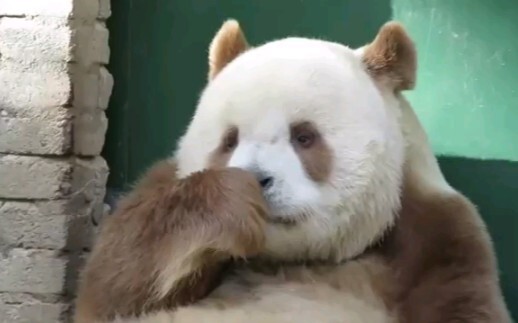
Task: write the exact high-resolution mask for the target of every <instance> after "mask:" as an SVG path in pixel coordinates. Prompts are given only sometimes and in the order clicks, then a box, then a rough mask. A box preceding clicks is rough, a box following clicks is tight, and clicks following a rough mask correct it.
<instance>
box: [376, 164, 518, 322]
mask: <svg viewBox="0 0 518 323" xmlns="http://www.w3.org/2000/svg"><path fill="white" fill-rule="evenodd" d="M382 250H383V253H384V254H385V256H386V257H387V259H388V261H389V263H390V265H391V267H392V268H393V270H394V274H395V277H394V278H395V281H396V282H397V286H398V295H397V297H396V302H397V304H398V307H399V308H398V309H399V315H400V320H401V322H402V323H414V322H419V323H447V322H470V323H482V322H484V323H490V322H492V323H497V322H498V323H509V322H511V320H510V317H509V314H508V312H507V309H506V306H505V304H504V301H503V298H502V294H501V290H500V287H499V282H498V272H497V265H496V260H495V256H494V254H493V248H492V244H491V241H490V238H489V235H488V233H487V231H486V229H485V227H484V224H483V222H482V220H481V218H480V216H479V214H478V213H477V211H476V209H475V207H474V206H473V204H472V203H471V202H470V201H469V200H468V199H466V198H465V197H464V196H462V195H461V194H460V193H441V192H436V193H433V194H432V193H426V194H425V193H423V192H420V190H419V184H418V182H416V181H413V179H412V177H411V176H409V175H408V174H407V176H406V181H405V187H404V193H403V198H402V210H401V213H400V216H399V220H398V222H397V223H396V226H395V229H394V231H393V232H392V233H391V235H390V236H389V238H388V239H387V240H386V241H385V243H384V245H383V249H382Z"/></svg>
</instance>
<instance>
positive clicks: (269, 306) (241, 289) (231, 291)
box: [174, 256, 397, 323]
mask: <svg viewBox="0 0 518 323" xmlns="http://www.w3.org/2000/svg"><path fill="white" fill-rule="evenodd" d="M392 282H393V279H392V278H391V275H390V270H389V268H388V267H387V266H386V264H385V263H384V262H383V261H382V260H381V259H379V258H378V257H376V256H369V257H365V258H361V259H358V260H352V261H349V262H346V263H344V264H341V265H336V266H324V265H322V266H310V267H308V266H286V267H281V268H280V269H278V270H276V272H275V274H265V273H264V272H263V271H257V270H253V269H251V268H247V267H244V268H241V269H239V270H237V271H236V272H235V273H234V274H232V275H229V276H228V277H227V278H226V280H225V281H224V282H223V283H222V285H220V286H219V287H218V288H217V289H216V290H214V291H213V292H212V293H211V294H210V295H209V296H208V297H207V298H205V299H204V300H202V301H200V302H198V303H196V304H195V305H191V306H186V307H182V308H180V309H178V310H177V311H176V312H175V314H174V322H178V323H192V322H208V323H209V322H210V323H212V322H214V323H216V322H226V323H238V322H239V323H242V322H246V323H259V322H269V323H281V322H286V323H288V322H300V323H306V322H307V323H310V322H318V323H335V322H336V323H360V322H369V323H397V320H396V319H395V315H394V314H395V313H394V310H393V308H392V306H391V303H392V302H391V299H392V298H393V297H391V295H392V293H393V288H392Z"/></svg>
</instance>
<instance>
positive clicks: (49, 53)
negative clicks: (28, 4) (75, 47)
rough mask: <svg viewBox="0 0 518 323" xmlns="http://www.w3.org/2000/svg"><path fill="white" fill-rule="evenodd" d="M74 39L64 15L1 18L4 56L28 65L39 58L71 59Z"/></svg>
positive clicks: (1, 39) (36, 61)
mask: <svg viewBox="0 0 518 323" xmlns="http://www.w3.org/2000/svg"><path fill="white" fill-rule="evenodd" d="M0 1H1V0H0ZM19 2H23V1H19ZM71 40H72V31H71V30H70V27H69V26H68V22H67V20H66V19H64V18H34V19H19V18H0V53H1V55H2V58H3V59H9V60H12V61H16V62H18V63H20V64H23V65H27V66H33V65H34V64H38V62H60V61H69V60H70V59H71Z"/></svg>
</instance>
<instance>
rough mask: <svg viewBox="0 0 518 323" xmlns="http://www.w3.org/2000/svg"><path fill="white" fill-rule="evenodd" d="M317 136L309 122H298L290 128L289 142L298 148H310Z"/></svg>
mask: <svg viewBox="0 0 518 323" xmlns="http://www.w3.org/2000/svg"><path fill="white" fill-rule="evenodd" d="M316 138H317V133H316V131H315V130H314V127H313V126H312V125H311V124H309V123H306V122H304V123H300V124H297V125H295V126H293V127H292V129H291V142H292V144H293V145H295V146H297V147H299V148H305V149H307V148H310V147H311V146H312V145H313V144H314V143H315V140H316Z"/></svg>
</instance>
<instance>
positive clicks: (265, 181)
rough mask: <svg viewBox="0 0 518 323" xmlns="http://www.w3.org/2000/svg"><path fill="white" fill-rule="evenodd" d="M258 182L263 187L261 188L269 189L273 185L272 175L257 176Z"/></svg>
mask: <svg viewBox="0 0 518 323" xmlns="http://www.w3.org/2000/svg"><path fill="white" fill-rule="evenodd" d="M258 179H259V184H260V185H261V187H262V188H263V190H266V189H269V188H270V187H271V186H272V185H273V177H272V176H259V178H258Z"/></svg>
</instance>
